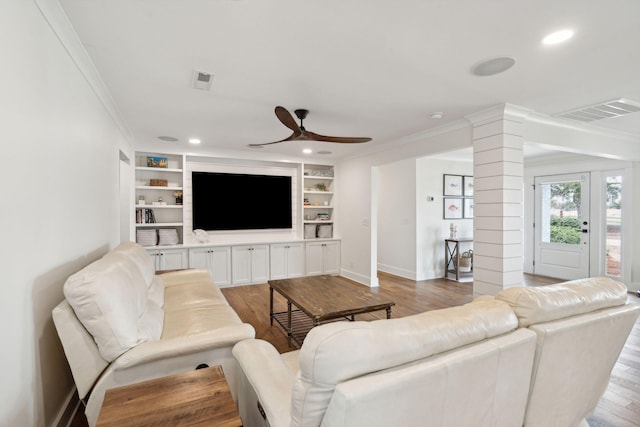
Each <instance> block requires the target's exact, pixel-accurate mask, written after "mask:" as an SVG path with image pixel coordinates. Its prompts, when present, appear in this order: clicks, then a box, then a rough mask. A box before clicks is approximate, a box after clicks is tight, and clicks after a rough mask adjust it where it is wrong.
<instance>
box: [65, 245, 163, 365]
mask: <svg viewBox="0 0 640 427" xmlns="http://www.w3.org/2000/svg"><path fill="white" fill-rule="evenodd" d="M63 290H64V295H65V298H66V299H67V301H68V302H69V305H71V307H72V308H73V310H74V312H75V314H76V316H77V317H78V319H79V320H80V322H81V323H82V324H83V326H84V327H85V328H86V329H87V331H89V333H90V334H91V335H92V336H93V339H94V340H95V342H96V345H97V346H98V350H99V351H100V355H101V356H102V357H103V358H104V359H105V360H106V361H108V362H111V361H112V360H113V359H115V358H116V357H118V356H119V355H121V354H122V353H124V352H125V351H127V350H128V349H130V348H132V347H134V346H136V345H137V344H138V343H140V342H141V341H143V340H146V339H150V338H151V337H152V336H153V335H157V332H156V334H154V333H153V331H154V329H153V328H151V329H150V328H149V327H148V325H147V320H148V318H147V317H144V318H143V314H145V312H147V313H148V314H147V315H148V316H154V309H153V308H151V310H150V311H148V310H147V286H146V283H145V282H144V279H143V278H142V273H141V271H140V270H139V269H138V268H137V267H136V266H135V265H134V264H133V263H130V262H128V261H127V260H126V259H125V258H123V257H121V256H105V257H103V258H102V259H100V260H98V261H96V262H93V263H92V264H89V265H88V266H86V267H85V268H83V269H82V270H80V271H78V272H77V273H75V274H73V275H72V276H70V277H69V278H68V279H67V281H66V282H65V284H64V288H63ZM155 317H156V318H157V312H155ZM141 319H142V320H143V325H144V326H143V327H142V330H143V331H144V332H143V333H142V334H141V331H140V329H139V328H140V321H141Z"/></svg>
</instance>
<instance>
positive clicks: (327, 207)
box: [304, 205, 333, 209]
mask: <svg viewBox="0 0 640 427" xmlns="http://www.w3.org/2000/svg"><path fill="white" fill-rule="evenodd" d="M304 208H305V209H333V206H323V205H319V206H315V205H312V206H308V205H305V206H304Z"/></svg>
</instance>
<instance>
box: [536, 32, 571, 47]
mask: <svg viewBox="0 0 640 427" xmlns="http://www.w3.org/2000/svg"><path fill="white" fill-rule="evenodd" d="M571 37H573V31H572V30H561V31H556V32H555V33H551V34H549V35H548V36H546V37H545V38H543V39H542V44H546V45H550V44H558V43H562V42H565V41H567V40H569V39H570V38H571Z"/></svg>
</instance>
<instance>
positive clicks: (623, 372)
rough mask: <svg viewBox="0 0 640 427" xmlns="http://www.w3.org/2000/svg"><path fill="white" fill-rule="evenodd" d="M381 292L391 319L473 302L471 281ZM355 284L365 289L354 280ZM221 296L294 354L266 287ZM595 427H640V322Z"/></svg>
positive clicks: (384, 282) (536, 281)
mask: <svg viewBox="0 0 640 427" xmlns="http://www.w3.org/2000/svg"><path fill="white" fill-rule="evenodd" d="M524 281H525V285H526V286H544V285H548V284H553V283H558V282H561V280H558V279H553V278H548V277H542V276H533V275H529V274H525V275H524ZM379 283H380V286H379V287H378V288H374V289H372V290H371V292H372V293H375V294H382V295H385V296H387V297H389V298H391V300H392V301H394V302H395V303H396V305H395V306H394V307H393V317H394V318H397V317H404V316H409V315H412V314H416V313H421V312H423V311H428V310H436V309H440V308H447V307H453V306H456V305H461V304H465V303H467V302H470V301H471V300H472V299H473V284H472V282H467V283H458V282H454V281H449V280H444V279H435V280H425V281H419V282H416V281H412V280H409V279H404V278H401V277H397V276H392V275H389V274H385V273H379ZM354 286H362V285H359V284H356V283H355V282H354ZM222 293H223V294H224V296H225V297H226V298H227V301H229V304H230V305H231V306H232V307H233V308H234V309H235V310H236V312H237V313H238V315H239V316H240V318H241V319H242V320H243V321H245V322H247V323H250V324H251V325H253V327H254V328H255V330H256V338H260V339H264V340H266V341H269V342H270V343H271V344H273V345H274V347H276V348H277V349H278V351H279V352H280V353H283V352H286V351H290V350H292V348H290V347H289V345H288V343H287V338H286V335H285V333H284V331H283V330H282V328H280V326H278V325H276V324H274V325H273V326H271V325H270V324H269V286H268V285H267V284H259V285H250V286H241V287H234V288H223V289H222ZM629 299H630V300H632V301H634V302H637V303H640V298H637V297H636V296H635V295H632V294H629ZM274 306H275V309H276V310H286V301H285V300H284V298H282V297H281V296H280V295H278V294H277V293H276V296H275V298H274ZM385 317H386V314H385V312H384V311H382V312H373V313H366V314H361V315H357V316H356V320H375V319H383V318H385ZM588 422H589V425H590V426H591V427H638V426H640V321H639V322H637V323H636V326H635V327H634V329H633V331H632V332H631V335H630V337H629V339H628V340H627V344H626V346H625V348H624V350H623V351H622V354H621V355H620V358H619V359H618V362H617V363H616V366H615V368H614V370H613V374H612V377H611V381H610V383H609V387H608V388H607V391H606V393H605V395H604V396H603V398H602V400H601V401H600V403H599V404H598V407H597V408H596V410H595V412H594V414H593V415H592V417H590V418H589V419H588Z"/></svg>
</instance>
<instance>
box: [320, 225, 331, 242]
mask: <svg viewBox="0 0 640 427" xmlns="http://www.w3.org/2000/svg"><path fill="white" fill-rule="evenodd" d="M316 235H317V236H318V237H319V238H321V239H330V238H331V237H332V236H333V225H332V224H320V225H318V230H317V232H316Z"/></svg>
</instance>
